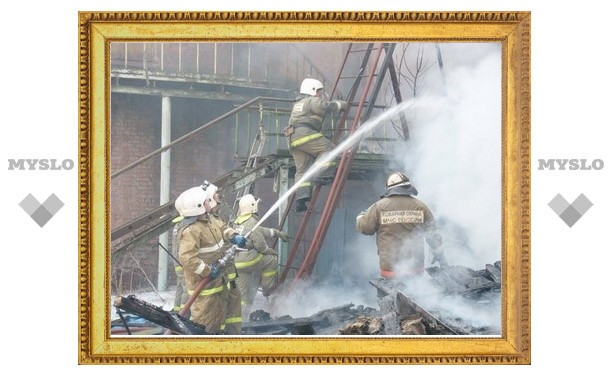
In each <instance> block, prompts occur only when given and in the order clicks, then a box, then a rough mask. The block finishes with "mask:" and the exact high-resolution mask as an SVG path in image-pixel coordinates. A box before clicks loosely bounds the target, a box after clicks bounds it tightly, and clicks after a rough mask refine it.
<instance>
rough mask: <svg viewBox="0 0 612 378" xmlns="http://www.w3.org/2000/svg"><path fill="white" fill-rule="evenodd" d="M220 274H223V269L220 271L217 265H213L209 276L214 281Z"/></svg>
mask: <svg viewBox="0 0 612 378" xmlns="http://www.w3.org/2000/svg"><path fill="white" fill-rule="evenodd" d="M219 273H221V269H219V267H218V266H217V264H212V265H211V266H210V274H209V275H208V276H209V277H210V278H212V279H213V280H214V279H215V278H217V277H219Z"/></svg>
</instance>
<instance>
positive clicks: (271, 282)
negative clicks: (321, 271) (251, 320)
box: [233, 194, 287, 320]
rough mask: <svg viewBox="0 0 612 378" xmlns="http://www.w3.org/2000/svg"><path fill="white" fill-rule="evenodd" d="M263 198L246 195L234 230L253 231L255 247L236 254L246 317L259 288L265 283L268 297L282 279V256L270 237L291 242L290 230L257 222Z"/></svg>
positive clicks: (245, 317)
mask: <svg viewBox="0 0 612 378" xmlns="http://www.w3.org/2000/svg"><path fill="white" fill-rule="evenodd" d="M260 200H261V199H260V198H257V197H255V196H253V195H252V194H247V195H244V196H242V197H241V198H240V200H239V202H238V218H236V220H235V221H234V225H233V227H234V229H235V230H236V231H238V232H240V233H241V234H242V235H246V234H247V233H249V232H250V234H249V241H250V242H252V247H251V248H249V250H248V251H243V252H240V253H238V254H236V257H235V264H236V268H237V270H238V277H237V278H236V283H237V284H238V289H239V290H240V295H241V304H242V318H243V319H244V320H248V317H249V313H250V310H251V307H252V305H253V301H254V299H255V295H256V294H257V289H258V288H259V287H260V286H261V292H262V295H263V296H264V297H268V296H269V295H270V294H271V292H272V290H273V289H274V288H275V286H276V282H277V278H278V255H277V253H276V251H275V250H274V249H272V248H270V247H269V246H268V243H267V241H266V239H271V238H280V239H282V240H283V241H287V233H286V232H283V231H279V230H277V229H275V228H267V227H263V226H258V227H257V228H255V229H254V227H255V225H257V223H258V222H259V202H260Z"/></svg>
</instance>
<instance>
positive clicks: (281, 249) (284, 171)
mask: <svg viewBox="0 0 612 378" xmlns="http://www.w3.org/2000/svg"><path fill="white" fill-rule="evenodd" d="M278 184H279V185H278V198H282V197H283V196H284V195H285V193H287V191H288V190H289V160H288V159H285V162H284V163H283V164H281V166H280V168H279V170H278ZM287 206H288V203H287V201H284V202H282V203H281V204H280V206H279V207H278V224H280V222H281V221H282V220H283V214H285V210H286V209H287ZM281 231H285V232H288V231H289V221H288V219H287V220H285V224H284V225H283V229H282V230H281ZM288 255H289V244H288V243H287V242H284V241H282V240H280V239H279V240H278V264H279V267H278V268H279V271H282V270H283V266H284V265H285V263H286V261H287V256H288Z"/></svg>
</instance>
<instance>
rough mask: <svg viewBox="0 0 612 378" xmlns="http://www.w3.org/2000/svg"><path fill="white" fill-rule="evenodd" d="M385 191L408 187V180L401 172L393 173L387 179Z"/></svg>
mask: <svg viewBox="0 0 612 378" xmlns="http://www.w3.org/2000/svg"><path fill="white" fill-rule="evenodd" d="M386 185H387V189H391V188H395V187H397V186H408V185H410V179H409V178H408V176H406V175H405V174H403V173H402V172H393V173H391V174H390V175H389V177H387V182H386Z"/></svg>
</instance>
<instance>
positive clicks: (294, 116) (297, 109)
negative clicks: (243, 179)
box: [285, 78, 347, 212]
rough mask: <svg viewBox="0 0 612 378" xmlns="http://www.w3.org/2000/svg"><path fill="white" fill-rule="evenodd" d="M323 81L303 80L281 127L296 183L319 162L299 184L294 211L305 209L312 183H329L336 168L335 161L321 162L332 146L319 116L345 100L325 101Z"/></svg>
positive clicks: (339, 107)
mask: <svg viewBox="0 0 612 378" xmlns="http://www.w3.org/2000/svg"><path fill="white" fill-rule="evenodd" d="M322 96H323V84H322V83H321V82H320V81H319V80H316V79H311V78H308V79H304V81H302V85H301V87H300V95H299V96H298V97H297V99H296V101H295V103H294V104H293V109H292V110H291V117H290V118H289V126H288V127H287V128H286V129H285V135H286V136H287V138H288V143H289V149H290V151H291V155H292V156H293V159H294V161H295V168H296V172H295V181H296V182H297V181H298V180H300V179H301V178H302V176H303V175H304V174H305V173H306V172H307V171H308V169H310V167H311V166H312V165H313V164H314V163H315V162H319V163H321V165H322V167H323V168H321V170H320V172H318V173H317V174H315V175H313V177H311V178H310V179H308V180H307V181H304V182H303V183H301V184H300V186H299V188H298V190H297V193H296V199H297V205H296V210H297V211H298V212H302V211H305V210H306V208H307V206H306V202H308V201H309V200H310V196H311V193H312V186H313V184H316V183H319V184H326V183H330V182H331V181H332V179H333V176H334V172H335V169H336V162H335V161H333V160H332V161H329V162H325V163H324V162H323V161H324V160H326V159H325V155H326V154H327V153H328V152H330V151H331V150H333V149H334V144H333V143H332V142H331V141H330V140H329V139H327V138H326V137H325V136H324V135H323V134H322V133H321V127H322V125H323V119H324V118H325V115H326V114H328V113H330V112H340V111H341V110H345V109H346V108H347V103H346V102H345V101H325V100H323V98H322Z"/></svg>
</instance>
